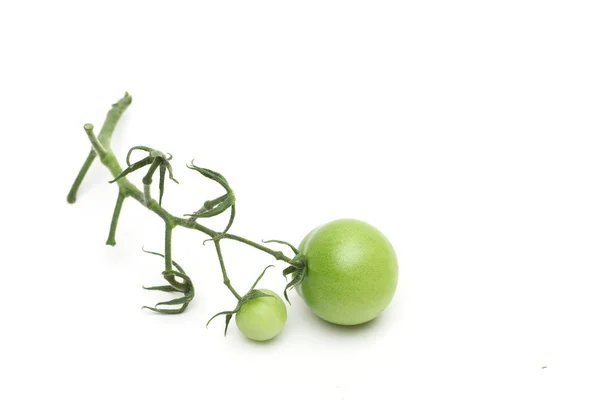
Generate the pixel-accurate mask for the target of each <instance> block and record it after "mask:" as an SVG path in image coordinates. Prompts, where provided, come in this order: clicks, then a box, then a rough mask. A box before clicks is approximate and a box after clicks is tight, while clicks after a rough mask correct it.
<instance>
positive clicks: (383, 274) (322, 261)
mask: <svg viewBox="0 0 600 400" xmlns="http://www.w3.org/2000/svg"><path fill="white" fill-rule="evenodd" d="M298 250H299V251H300V252H301V253H302V254H304V255H305V256H306V262H307V270H306V276H305V278H304V281H303V282H302V283H301V284H300V285H298V286H296V289H297V291H298V293H299V294H300V297H302V299H303V300H304V301H305V302H306V304H307V305H308V307H309V308H310V309H311V310H312V311H313V312H314V313H315V314H316V315H318V316H319V317H320V318H322V319H324V320H326V321H329V322H332V323H335V324H340V325H357V324H362V323H364V322H367V321H370V320H372V319H373V318H375V317H377V316H378V315H379V314H380V313H381V312H382V311H383V310H384V309H385V308H386V307H387V306H388V305H389V303H390V302H391V300H392V298H393V296H394V293H395V291H396V285H397V282H398V261H397V258H396V253H395V251H394V248H393V247H392V245H391V243H390V242H389V240H388V239H387V238H386V237H385V236H384V235H383V234H382V233H381V232H380V231H379V230H378V229H377V228H375V227H374V226H372V225H370V224H368V223H366V222H363V221H360V220H356V219H339V220H335V221H331V222H329V223H327V224H324V225H321V226H319V227H317V228H316V229H314V230H313V231H311V232H310V233H309V234H308V235H306V237H305V238H304V239H303V240H302V242H301V243H300V246H299V248H298Z"/></svg>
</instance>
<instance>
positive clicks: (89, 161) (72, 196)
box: [67, 149, 97, 204]
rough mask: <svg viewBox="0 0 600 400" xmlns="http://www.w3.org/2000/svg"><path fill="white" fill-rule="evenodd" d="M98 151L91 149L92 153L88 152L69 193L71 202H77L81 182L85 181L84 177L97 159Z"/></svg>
mask: <svg viewBox="0 0 600 400" xmlns="http://www.w3.org/2000/svg"><path fill="white" fill-rule="evenodd" d="M96 155H97V154H96V151H95V150H94V149H91V150H90V154H88V156H87V158H86V159H85V162H84V163H83V166H82V167H81V169H80V170H79V173H78V174H77V177H76V178H75V181H74V182H73V185H72V186H71V190H69V194H68V195H67V201H68V202H69V203H71V204H73V203H75V201H76V200H77V191H78V190H79V186H81V182H83V178H85V174H87V172H88V170H89V169H90V167H91V166H92V163H93V162H94V160H95V159H96Z"/></svg>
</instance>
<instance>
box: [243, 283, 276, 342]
mask: <svg viewBox="0 0 600 400" xmlns="http://www.w3.org/2000/svg"><path fill="white" fill-rule="evenodd" d="M258 290H260V291H261V292H263V293H266V294H269V295H271V296H273V297H258V298H256V299H252V300H250V301H248V302H247V303H244V304H242V306H241V307H240V310H239V311H238V312H237V313H236V314H235V323H236V325H237V327H238V328H239V330H240V331H242V333H243V334H244V335H245V336H246V337H247V338H250V339H252V340H257V341H265V340H269V339H272V338H274V337H275V336H277V334H278V333H279V332H280V331H281V329H282V328H283V326H284V325H285V322H286V321H287V309H286V307H285V304H284V303H283V300H282V299H281V297H279V296H278V295H277V293H275V292H273V291H271V290H268V289H258Z"/></svg>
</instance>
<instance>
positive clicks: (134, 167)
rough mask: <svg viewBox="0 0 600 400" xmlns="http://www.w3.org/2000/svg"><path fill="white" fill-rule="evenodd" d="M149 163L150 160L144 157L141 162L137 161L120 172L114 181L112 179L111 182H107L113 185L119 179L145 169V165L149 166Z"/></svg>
mask: <svg viewBox="0 0 600 400" xmlns="http://www.w3.org/2000/svg"><path fill="white" fill-rule="evenodd" d="M151 162H152V159H151V158H150V157H146V158H144V159H143V160H140V161H137V162H135V163H134V164H133V165H131V166H129V167H127V168H125V170H123V172H121V173H120V174H119V175H118V176H117V177H116V178H115V179H113V180H112V181H108V182H109V183H114V182H116V181H118V180H119V179H121V178H122V177H124V176H126V175H129V174H130V173H132V172H133V171H136V170H138V169H140V168H142V167H145V166H146V165H148V164H150V163H151Z"/></svg>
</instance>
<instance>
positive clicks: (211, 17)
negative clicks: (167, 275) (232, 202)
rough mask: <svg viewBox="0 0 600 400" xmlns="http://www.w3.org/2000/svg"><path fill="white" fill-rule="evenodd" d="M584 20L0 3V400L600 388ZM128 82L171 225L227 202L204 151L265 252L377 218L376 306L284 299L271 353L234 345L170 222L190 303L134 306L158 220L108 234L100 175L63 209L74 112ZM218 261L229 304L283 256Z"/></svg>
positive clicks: (138, 218) (239, 339)
mask: <svg viewBox="0 0 600 400" xmlns="http://www.w3.org/2000/svg"><path fill="white" fill-rule="evenodd" d="M599 21H600V10H599V6H598V2H595V1H587V2H586V1H572V0H571V1H523V0H520V1H501V2H500V1H498V2H489V1H488V2H483V1H453V2H449V1H414V2H413V1H410V2H399V1H396V2H392V1H390V2H382V1H344V2H342V1H302V2H289V1H288V2H286V1H220V2H201V1H195V2H179V1H169V2H164V1H163V2H156V1H146V2H139V3H133V2H127V1H102V2H96V3H93V2H84V1H79V2H73V3H68V2H65V1H51V2H50V1H48V2H27V1H22V2H16V1H15V2H5V3H3V5H2V6H0V44H1V46H0V54H1V56H0V57H1V60H2V61H1V62H0V73H1V74H0V110H1V114H0V134H1V135H2V138H3V141H2V143H3V148H2V153H1V154H2V156H1V158H0V159H1V160H2V161H1V162H2V168H3V174H2V179H3V180H4V181H3V184H2V200H1V202H2V210H3V215H2V231H3V233H4V235H3V239H2V243H3V244H2V278H1V279H2V290H1V291H0V300H1V301H2V309H3V312H2V317H1V320H2V328H1V329H0V338H1V340H0V350H1V353H0V366H1V367H2V369H3V371H2V372H1V374H0V382H1V383H0V397H1V398H3V399H22V398H23V399H25V398H29V399H32V398H36V399H42V398H54V397H56V398H62V399H107V398H110V399H121V398H123V399H125V398H127V399H134V398H144V399H154V398H161V399H165V398H169V399H176V398H210V399H213V398H250V399H259V398H260V399H334V400H337V399H346V400H347V399H369V398H373V399H378V398H390V399H391V398H394V399H444V398H450V397H452V398H454V397H455V398H461V399H501V398H502V399H507V398H511V399H548V398H556V399H561V398H562V399H567V398H569V399H598V398H600V383H599V380H598V376H599V375H600V345H599V339H598V338H599V337H600V329H599V319H600V291H599V289H598V288H599V284H600V279H599V278H600V275H599V273H598V268H599V261H600V253H599V251H598V250H599V240H600V211H599V210H600V187H599V172H600V158H599V157H598V154H599V151H600V139H599V129H600V55H599V49H600V47H599V46H600V24H599ZM125 91H129V92H130V93H131V94H132V96H133V103H132V105H131V107H130V108H129V110H128V111H127V112H126V114H125V115H124V117H123V119H122V121H121V122H120V123H119V125H118V127H117V130H116V132H115V135H114V142H113V147H114V149H115V152H116V153H117V155H118V156H119V157H120V159H121V160H123V157H124V155H125V154H126V152H127V150H128V149H129V148H130V147H131V146H133V145H139V144H144V145H149V146H152V147H156V148H159V149H161V150H164V151H168V152H171V153H173V154H174V156H175V158H174V160H173V165H174V168H175V176H176V178H178V179H179V181H180V182H181V184H180V185H175V184H172V183H167V190H166V194H165V202H164V203H165V207H166V208H167V209H169V210H170V211H171V212H173V213H175V214H178V215H181V214H183V213H186V212H191V211H194V210H195V209H197V208H198V207H199V205H200V204H201V203H202V202H203V201H204V200H205V199H207V198H208V197H210V196H212V195H213V194H215V193H217V192H216V188H215V187H214V186H212V185H210V184H209V183H206V182H205V181H203V180H202V179H200V177H199V176H197V174H196V173H195V172H193V171H190V170H188V169H186V168H185V163H186V162H189V161H191V160H192V159H195V162H196V164H199V165H202V166H206V167H208V168H212V169H215V170H217V171H220V172H222V173H223V174H224V175H225V176H227V178H228V179H229V181H230V182H231V184H232V186H233V187H234V189H235V191H236V194H237V197H238V219H237V221H236V224H235V225H234V227H233V229H232V232H235V233H239V234H242V235H244V236H246V237H248V238H251V239H253V240H260V239H271V238H278V239H284V240H288V241H292V242H294V243H298V242H299V241H300V240H301V239H302V237H303V236H304V235H305V234H306V233H307V232H309V231H310V230H311V229H312V228H313V227H315V226H316V225H319V224H321V223H324V222H327V221H329V220H332V219H335V218H339V217H354V218H359V219H363V220H365V221H368V222H370V223H372V224H373V225H375V226H377V227H378V228H379V229H380V230H381V231H382V232H384V233H385V234H386V235H387V236H388V238H389V239H390V240H391V241H392V243H393V244H394V246H395V248H396V250H397V254H398V259H399V263H400V281H399V286H398V291H397V295H396V297H395V298H394V301H393V303H392V304H391V305H390V307H389V308H388V309H387V310H386V311H385V312H384V313H383V314H382V315H381V316H380V318H378V319H376V320H375V321H374V322H373V323H370V324H367V325H366V326H362V327H355V328H340V327H336V326H332V325H329V324H327V323H324V322H322V321H320V320H318V319H317V318H315V317H313V316H312V315H311V314H310V312H309V310H308V309H307V308H306V307H305V306H304V304H303V303H302V301H301V299H299V298H298V296H297V295H296V294H295V293H293V295H292V298H291V299H292V306H291V307H288V313H289V317H288V323H287V325H286V326H285V329H284V331H283V332H282V333H281V335H280V336H279V337H277V339H276V340H274V341H272V342H269V343H266V344H257V343H254V342H251V341H249V340H246V339H245V338H244V337H243V336H242V335H241V334H240V333H239V331H237V329H236V327H235V325H232V326H231V327H230V334H229V335H228V336H227V338H224V337H223V334H222V328H223V325H222V324H223V320H217V321H214V325H213V324H211V325H210V326H209V329H206V328H205V323H206V321H207V319H208V318H209V317H210V316H211V315H212V314H214V313H216V312H218V311H221V310H224V309H229V308H231V307H233V306H234V301H233V300H234V299H233V298H232V296H231V295H230V294H229V293H228V292H227V290H226V288H225V287H224V286H223V285H222V284H221V278H220V271H219V268H218V264H217V260H216V257H215V254H214V251H213V249H212V248H211V247H209V246H208V245H207V246H204V247H203V246H202V245H201V241H202V240H203V239H204V238H203V237H202V235H201V234H199V233H198V232H189V231H184V230H183V229H181V228H178V229H177V230H176V231H175V232H174V249H173V251H174V259H175V260H176V261H178V262H179V263H181V264H182V265H183V266H184V267H185V268H186V269H187V271H188V272H189V274H190V276H191V277H192V279H193V280H194V282H195V285H196V292H197V295H196V298H195V300H194V301H193V303H192V305H191V306H190V307H189V309H188V310H187V311H186V313H184V314H182V315H179V316H162V315H155V314H152V313H150V312H147V311H142V310H140V306H142V305H152V304H154V303H155V302H156V301H160V300H164V299H165V296H164V295H162V294H160V293H155V292H145V291H144V290H142V288H141V286H142V284H145V285H152V284H160V283H161V277H160V271H161V262H160V260H159V259H158V258H156V257H154V256H150V255H146V254H144V253H143V252H142V251H141V247H142V245H143V246H146V248H148V249H151V250H156V251H161V242H162V235H163V229H162V226H161V221H160V220H159V219H158V218H157V217H156V216H154V215H152V214H151V213H149V212H148V211H147V210H144V209H143V208H142V207H140V206H139V204H137V203H135V202H134V201H127V202H126V203H125V206H124V209H123V214H122V217H121V220H120V223H119V230H118V232H117V242H118V244H117V246H116V247H114V248H112V247H108V246H105V245H104V242H105V240H106V235H107V233H108V227H109V222H110V216H111V213H112V208H113V204H114V199H115V197H116V187H115V186H111V185H109V184H108V183H107V181H108V180H109V178H110V176H109V174H108V172H107V171H106V170H105V169H103V168H102V167H101V165H99V164H95V165H94V166H93V168H92V169H91V171H90V173H89V175H88V176H87V178H86V180H85V183H84V184H83V186H82V187H81V190H80V193H79V197H78V202H77V203H76V204H74V205H69V204H67V202H66V200H65V198H66V194H67V192H68V189H69V187H70V184H71V182H72V180H73V178H74V177H75V175H76V173H77V171H78V169H79V168H80V166H81V163H82V162H83V160H84V159H85V157H86V155H87V152H88V151H89V147H90V146H89V143H88V141H87V138H86V136H85V134H84V131H83V129H82V126H83V124H84V123H86V122H91V123H94V124H95V125H96V127H97V128H98V129H99V127H100V126H101V124H102V122H103V119H104V115H105V113H106V111H108V109H109V107H110V105H111V104H112V103H113V102H115V101H116V100H118V99H119V98H120V97H121V96H122V95H123V93H124V92H125ZM139 179H141V177H140V176H137V177H135V178H133V180H134V181H135V182H138V183H139ZM223 223H224V221H223V220H222V219H221V220H217V221H213V222H212V226H213V227H219V226H223V225H222V224H223ZM224 252H225V258H226V261H227V264H228V265H229V271H230V275H231V278H232V281H233V283H234V285H235V286H236V287H237V288H238V289H239V291H245V290H246V288H247V287H248V286H249V285H250V283H251V282H252V281H253V280H254V278H255V277H256V276H257V275H258V273H259V272H260V271H261V270H262V268H263V267H264V266H266V265H267V264H269V263H271V262H272V260H271V258H270V257H269V256H267V255H265V254H261V253H257V252H255V251H253V250H248V249H246V248H244V247H243V246H238V245H236V244H231V243H227V244H226V245H225V248H224ZM283 267H284V265H281V264H278V267H277V270H273V269H272V270H270V271H269V272H268V273H267V275H266V276H265V279H264V282H263V284H262V286H264V287H270V288H273V289H275V290H277V291H278V292H279V293H281V290H282V288H283V286H284V285H285V280H284V278H283V277H282V276H281V273H280V272H281V270H282V269H283ZM543 366H546V367H547V368H545V369H543V368H542V367H543Z"/></svg>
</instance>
